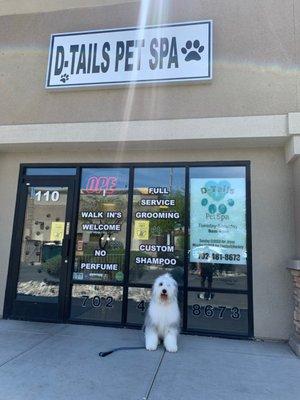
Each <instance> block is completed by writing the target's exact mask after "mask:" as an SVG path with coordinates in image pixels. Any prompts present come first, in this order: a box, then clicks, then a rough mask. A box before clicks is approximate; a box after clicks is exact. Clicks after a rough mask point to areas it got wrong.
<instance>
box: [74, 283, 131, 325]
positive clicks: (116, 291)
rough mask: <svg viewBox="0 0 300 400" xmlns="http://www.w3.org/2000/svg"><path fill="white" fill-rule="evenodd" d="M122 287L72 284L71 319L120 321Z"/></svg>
mask: <svg viewBox="0 0 300 400" xmlns="http://www.w3.org/2000/svg"><path fill="white" fill-rule="evenodd" d="M122 302H123V288H122V287H120V286H104V285H73V290H72V303H71V316H70V317H71V319H72V320H86V321H94V322H97V321H98V322H116V323H120V322H121V318H122Z"/></svg>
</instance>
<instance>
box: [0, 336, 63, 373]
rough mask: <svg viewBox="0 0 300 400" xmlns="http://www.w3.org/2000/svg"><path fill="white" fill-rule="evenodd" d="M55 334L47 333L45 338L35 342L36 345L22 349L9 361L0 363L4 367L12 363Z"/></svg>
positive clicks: (0, 366)
mask: <svg viewBox="0 0 300 400" xmlns="http://www.w3.org/2000/svg"><path fill="white" fill-rule="evenodd" d="M53 336H55V335H49V334H48V335H47V337H45V338H44V339H43V340H40V341H39V342H38V343H35V344H34V345H32V346H31V347H30V348H29V349H26V350H24V351H22V352H21V353H18V354H16V355H15V356H13V357H12V358H10V359H9V360H7V361H4V363H2V364H0V368H2V367H3V366H4V365H6V364H8V363H10V362H11V361H14V360H16V359H17V358H19V357H21V356H23V355H24V354H26V353H28V352H29V351H31V350H32V349H34V348H35V347H37V346H39V345H40V344H41V343H44V342H46V341H47V340H49V339H51V338H52V337H53Z"/></svg>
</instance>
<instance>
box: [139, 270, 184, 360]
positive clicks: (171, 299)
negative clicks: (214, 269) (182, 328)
mask: <svg viewBox="0 0 300 400" xmlns="http://www.w3.org/2000/svg"><path fill="white" fill-rule="evenodd" d="M177 291H178V289H177V283H176V281H175V280H174V279H173V278H172V277H171V275H170V274H164V275H161V276H159V277H158V278H157V279H156V280H155V282H154V284H153V287H152V297H151V301H150V304H149V307H148V310H147V314H146V318H145V324H144V329H145V339H146V349H147V350H156V349H157V346H158V343H159V340H163V343H164V346H165V348H166V350H167V351H170V352H176V351H177V336H178V331H179V324H180V312H179V307H178V303H177Z"/></svg>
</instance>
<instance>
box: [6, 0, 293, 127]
mask: <svg viewBox="0 0 300 400" xmlns="http://www.w3.org/2000/svg"><path fill="white" fill-rule="evenodd" d="M2 3H3V1H2ZM29 3H34V2H33V1H30V2H29ZM48 3H50V2H48ZM56 3H57V2H56ZM69 3H70V2H65V3H62V8H63V7H64V4H65V7H70V4H69ZM79 3H80V2H79V1H77V2H76V4H77V6H78V7H79V6H80V4H81V5H88V6H89V7H81V6H80V7H81V8H76V9H66V10H58V11H54V12H43V13H42V12H41V13H31V14H30V13H29V14H19V15H8V16H7V15H4V16H1V17H0V49H1V51H0V66H1V68H0V87H1V97H0V124H3V125H5V124H26V123H48V122H71V121H73V122H76V121H80V122H85V121H88V122H91V121H116V120H123V119H133V120H149V119H169V118H170V119H175V118H199V117H220V116H243V115H263V114H264V115H268V114H286V113H288V112H292V111H297V110H298V111H299V93H300V91H299V93H297V83H299V82H300V78H299V70H298V68H297V65H299V59H300V48H299V42H300V40H299V39H300V29H299V28H300V27H299V21H300V6H299V5H297V4H296V2H295V4H294V0H285V1H281V0H264V1H241V0H227V1H220V0H189V1H188V2H183V1H181V0H168V1H165V0H164V1H163V0H151V1H142V2H136V3H133V2H124V1H122V3H123V4H112V5H104V6H101V4H104V2H103V1H102V2H99V4H100V6H99V7H91V5H92V6H93V5H95V4H94V3H95V2H81V3H80V4H79ZM107 3H109V2H106V3H105V4H107ZM113 3H115V2H113ZM147 3H148V4H149V5H150V6H149V9H148V13H147V18H146V24H157V23H168V22H182V21H193V20H203V19H213V21H214V78H213V81H212V82H211V83H206V84H194V85H172V86H160V87H143V88H142V87H139V88H137V89H135V90H132V91H130V90H128V89H102V90H83V91H64V92H59V93H58V92H47V91H46V90H45V89H44V82H45V75H46V66H47V58H48V46H49V37H50V34H52V33H57V32H69V31H80V30H92V29H105V28H114V27H124V26H125V27H126V26H137V25H138V24H139V15H140V13H141V7H142V6H143V7H144V8H145V7H146V5H147ZM298 3H299V2H298ZM45 10H49V7H46V6H45ZM33 11H36V8H34V7H33ZM297 43H298V44H297ZM297 62H298V63H297Z"/></svg>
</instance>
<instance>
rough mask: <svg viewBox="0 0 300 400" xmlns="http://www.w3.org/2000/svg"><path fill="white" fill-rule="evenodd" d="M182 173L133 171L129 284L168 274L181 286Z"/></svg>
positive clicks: (137, 169) (182, 262)
mask: <svg viewBox="0 0 300 400" xmlns="http://www.w3.org/2000/svg"><path fill="white" fill-rule="evenodd" d="M184 199H185V169H184V168H173V167H170V168H136V169H135V174H134V190H133V212H132V233H131V253H130V273H129V280H130V282H132V283H153V281H154V279H155V278H156V277H157V276H159V275H161V274H163V273H166V272H171V273H172V274H173V275H174V277H175V279H177V281H178V283H179V284H182V282H183V274H184V270H183V264H184V226H185V202H184V201H185V200H184Z"/></svg>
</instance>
